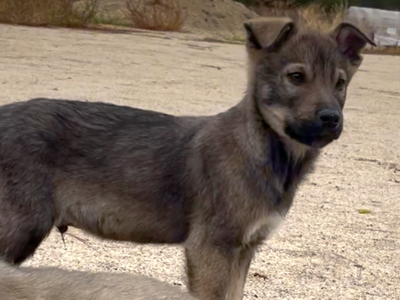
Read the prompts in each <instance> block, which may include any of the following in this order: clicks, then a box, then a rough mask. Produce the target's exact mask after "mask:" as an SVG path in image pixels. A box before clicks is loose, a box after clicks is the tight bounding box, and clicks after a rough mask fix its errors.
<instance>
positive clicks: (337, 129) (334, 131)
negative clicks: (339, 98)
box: [317, 108, 343, 140]
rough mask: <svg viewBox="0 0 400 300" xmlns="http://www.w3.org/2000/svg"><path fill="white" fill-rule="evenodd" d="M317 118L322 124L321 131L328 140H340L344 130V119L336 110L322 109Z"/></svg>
mask: <svg viewBox="0 0 400 300" xmlns="http://www.w3.org/2000/svg"><path fill="white" fill-rule="evenodd" d="M317 117H318V119H319V121H320V122H321V123H320V124H321V127H322V128H321V129H322V130H321V131H322V132H323V135H324V136H326V137H327V138H329V137H330V138H332V139H334V140H336V139H338V138H339V136H340V133H341V131H342V130H341V129H342V122H343V117H342V114H341V113H340V112H339V111H338V110H336V109H331V108H327V109H322V110H320V111H318V113H317Z"/></svg>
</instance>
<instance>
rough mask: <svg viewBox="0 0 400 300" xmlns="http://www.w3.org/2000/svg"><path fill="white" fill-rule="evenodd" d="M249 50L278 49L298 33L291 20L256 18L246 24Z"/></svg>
mask: <svg viewBox="0 0 400 300" xmlns="http://www.w3.org/2000/svg"><path fill="white" fill-rule="evenodd" d="M244 28H245V29H246V33H247V38H246V46H247V48H248V49H256V50H261V49H269V50H270V49H277V48H279V47H280V46H281V45H282V44H283V42H284V41H285V40H286V39H287V38H288V37H289V36H290V35H291V34H293V33H294V32H295V31H296V26H295V23H294V22H293V20H292V19H290V18H256V19H251V20H249V21H247V22H245V23H244Z"/></svg>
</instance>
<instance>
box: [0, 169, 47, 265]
mask: <svg viewBox="0 0 400 300" xmlns="http://www.w3.org/2000/svg"><path fill="white" fill-rule="evenodd" d="M29 173H30V174H29ZM29 173H18V174H19V176H18V177H17V176H9V174H7V175H8V176H7V175H4V173H3V174H0V259H2V260H4V261H6V262H9V263H13V264H17V265H18V264H21V263H22V262H23V261H24V260H26V259H27V258H28V257H30V256H32V255H33V253H34V252H35V250H36V248H37V247H38V246H39V245H40V243H41V242H42V241H43V240H44V239H45V237H46V236H47V235H48V234H49V232H50V230H51V228H52V227H53V223H54V204H53V203H54V202H53V198H52V194H53V187H52V182H51V178H50V175H49V174H43V173H42V174H41V172H37V173H36V174H35V173H34V172H29Z"/></svg>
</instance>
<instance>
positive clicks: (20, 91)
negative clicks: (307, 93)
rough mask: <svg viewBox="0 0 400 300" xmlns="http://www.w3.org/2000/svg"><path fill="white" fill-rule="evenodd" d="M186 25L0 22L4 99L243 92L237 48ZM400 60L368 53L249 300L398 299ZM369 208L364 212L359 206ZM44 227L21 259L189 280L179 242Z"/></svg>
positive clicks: (173, 101) (175, 101)
mask: <svg viewBox="0 0 400 300" xmlns="http://www.w3.org/2000/svg"><path fill="white" fill-rule="evenodd" d="M188 37H189V36H186V35H183V34H156V33H151V34H150V33H148V34H139V33H135V34H111V33H99V32H92V31H74V30H68V29H37V28H27V27H13V26H4V25H0V49H1V55H0V86H1V89H0V95H1V98H0V99H1V102H2V103H7V102H13V101H21V100H26V99H29V98H32V97H39V96H44V97H54V98H67V99H80V100H89V101H94V100H101V101H109V102H113V103H118V104H126V105H131V106H137V107H141V108H149V109H155V110H159V111H163V112H168V113H173V114H177V115H182V114H194V115H199V114H212V113H216V112H220V111H223V110H225V109H227V108H228V107H230V106H232V105H234V104H236V103H237V102H238V101H239V100H241V98H242V96H243V92H244V90H245V84H246V82H245V70H244V67H245V62H246V61H245V50H244V46H241V45H230V44H218V43H210V42H201V41H195V40H191V39H189V38H188ZM399 76H400V57H389V56H372V55H371V56H366V57H365V62H364V64H363V66H362V68H361V70H360V71H359V73H358V74H357V75H356V77H355V78H354V81H353V83H352V85H351V88H350V90H349V95H348V102H347V105H346V109H345V118H346V122H345V124H346V125H345V132H344V134H343V136H342V138H341V139H340V140H339V141H338V142H335V143H334V144H332V145H330V146H328V147H327V148H326V149H325V150H324V155H323V156H322V157H321V159H320V160H319V162H318V166H317V169H316V172H315V173H314V174H312V175H311V176H310V177H309V179H308V180H307V181H306V182H305V183H304V184H303V185H302V186H301V188H300V191H299V193H298V194H297V197H296V199H295V205H294V206H293V208H292V210H291V211H290V213H289V216H288V219H287V221H286V223H285V224H284V225H283V226H282V227H281V229H280V230H279V231H278V232H277V233H276V234H275V235H274V236H273V237H272V239H270V240H269V241H268V242H266V243H265V244H264V245H263V246H262V247H261V249H260V251H259V253H258V254H257V256H256V257H255V259H254V262H253V263H252V265H251V268H250V273H249V275H248V280H247V284H246V287H245V299H400V289H399V286H400V257H399V255H400V242H399V237H400V227H399V225H400V221H399V212H400V199H399V195H400V151H399V149H400V125H399V123H400V121H399V120H400V85H399V79H398V78H399ZM358 209H370V210H371V211H372V213H371V214H366V215H362V214H359V212H358ZM70 232H71V233H72V234H74V235H76V236H77V237H79V239H77V238H74V237H72V236H70V235H66V236H65V239H66V241H65V245H64V244H63V242H62V239H61V236H60V235H59V234H57V233H55V232H54V233H52V234H51V235H50V237H49V238H48V239H47V240H46V241H45V242H44V243H43V244H42V246H41V247H40V249H39V250H38V251H37V253H36V255H35V256H34V258H33V259H31V260H29V261H27V262H26V263H25V265H33V266H39V265H46V266H58V267H61V268H66V269H78V270H91V271H101V270H105V271H110V272H133V273H139V274H145V275H148V276H151V277H155V278H159V279H161V280H164V281H167V282H170V283H174V284H176V285H180V286H182V288H184V287H185V275H184V260H183V251H182V249H181V248H180V247H172V246H143V245H135V244H130V243H116V242H108V241H101V240H98V239H96V238H93V237H90V236H88V235H86V234H83V233H82V232H80V231H79V230H75V229H72V230H70Z"/></svg>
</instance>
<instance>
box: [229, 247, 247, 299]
mask: <svg viewBox="0 0 400 300" xmlns="http://www.w3.org/2000/svg"><path fill="white" fill-rule="evenodd" d="M253 255H254V249H253V248H245V249H241V250H240V253H239V254H238V255H236V257H235V261H234V263H233V265H232V268H231V276H230V282H229V286H228V290H227V297H226V299H227V300H241V299H242V298H243V289H244V285H245V283H246V278H247V273H248V272H249V267H250V263H251V260H252V258H253Z"/></svg>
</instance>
